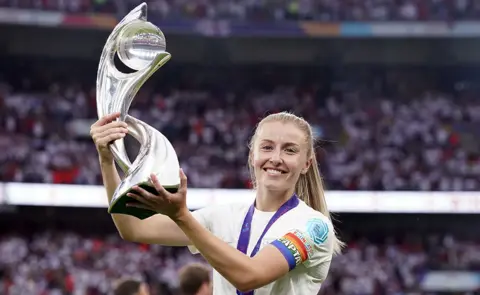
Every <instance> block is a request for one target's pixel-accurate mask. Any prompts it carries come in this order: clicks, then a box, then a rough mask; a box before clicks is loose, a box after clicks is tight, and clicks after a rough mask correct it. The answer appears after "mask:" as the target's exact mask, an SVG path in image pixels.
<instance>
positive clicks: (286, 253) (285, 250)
mask: <svg viewBox="0 0 480 295" xmlns="http://www.w3.org/2000/svg"><path fill="white" fill-rule="evenodd" d="M271 244H272V245H273V246H275V247H276V248H277V249H278V250H280V252H281V253H282V254H283V257H285V259H286V260H287V262H288V268H289V269H290V270H292V269H294V268H295V266H297V264H296V263H295V257H294V255H293V253H292V251H291V250H289V249H288V248H287V246H285V244H284V243H282V242H280V241H279V240H275V241H273V242H272V243H271Z"/></svg>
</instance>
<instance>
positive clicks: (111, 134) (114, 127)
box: [90, 113, 128, 162]
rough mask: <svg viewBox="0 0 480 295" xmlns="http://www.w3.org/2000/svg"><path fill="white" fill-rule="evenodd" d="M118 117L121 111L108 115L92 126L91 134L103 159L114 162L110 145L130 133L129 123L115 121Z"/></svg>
mask: <svg viewBox="0 0 480 295" xmlns="http://www.w3.org/2000/svg"><path fill="white" fill-rule="evenodd" d="M118 117H120V113H113V114H110V115H106V116H104V117H102V118H100V119H99V120H98V121H97V122H95V123H93V125H92V126H91V127H90V136H91V137H92V139H93V141H94V142H95V146H96V148H97V151H98V155H99V156H100V160H101V161H104V162H113V154H112V152H111V151H110V149H109V147H108V146H109V145H110V144H111V143H112V142H113V141H115V140H117V139H119V138H123V137H125V135H127V133H128V129H127V123H125V122H122V121H115V120H116V119H117V118H118Z"/></svg>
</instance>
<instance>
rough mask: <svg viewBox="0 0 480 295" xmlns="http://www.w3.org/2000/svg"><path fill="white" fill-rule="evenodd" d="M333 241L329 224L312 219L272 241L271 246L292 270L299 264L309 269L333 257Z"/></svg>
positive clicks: (333, 237)
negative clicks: (281, 255) (280, 254)
mask: <svg viewBox="0 0 480 295" xmlns="http://www.w3.org/2000/svg"><path fill="white" fill-rule="evenodd" d="M334 240H335V234H334V232H333V226H332V224H331V222H330V221H328V220H324V219H323V218H319V217H312V218H309V219H308V220H307V221H306V222H304V223H302V224H301V226H299V227H298V228H295V229H292V230H290V231H289V232H287V234H285V235H284V236H283V237H281V238H279V239H277V240H275V241H273V242H272V245H273V246H274V247H276V248H277V249H278V250H279V251H280V252H281V253H282V254H283V256H284V257H285V259H286V260H287V262H288V265H289V267H290V270H292V269H294V268H295V267H297V266H298V265H299V264H303V265H305V267H307V268H310V267H314V266H317V265H320V264H322V263H324V262H329V261H330V260H331V259H332V255H333V243H334Z"/></svg>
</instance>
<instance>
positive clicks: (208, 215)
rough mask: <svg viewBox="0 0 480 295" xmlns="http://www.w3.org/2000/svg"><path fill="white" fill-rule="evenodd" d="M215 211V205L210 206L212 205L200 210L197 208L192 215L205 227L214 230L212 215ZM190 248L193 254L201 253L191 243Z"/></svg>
mask: <svg viewBox="0 0 480 295" xmlns="http://www.w3.org/2000/svg"><path fill="white" fill-rule="evenodd" d="M214 212H215V209H214V206H210V207H204V208H202V209H199V210H195V211H193V212H192V215H193V217H195V219H196V220H197V221H198V222H199V223H200V224H201V225H202V226H203V227H205V228H206V229H207V230H209V231H212V223H211V220H212V219H213V218H212V215H213V214H214ZM188 250H189V251H190V252H191V253H192V254H198V253H199V252H198V250H197V248H196V247H195V246H193V245H189V246H188Z"/></svg>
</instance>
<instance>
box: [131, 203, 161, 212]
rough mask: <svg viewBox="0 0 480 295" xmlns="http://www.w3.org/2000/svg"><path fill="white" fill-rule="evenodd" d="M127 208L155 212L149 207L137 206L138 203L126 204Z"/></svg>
mask: <svg viewBox="0 0 480 295" xmlns="http://www.w3.org/2000/svg"><path fill="white" fill-rule="evenodd" d="M126 206H127V207H130V208H132V207H133V208H138V209H146V210H150V211H154V212H155V210H154V209H153V208H151V207H150V206H147V205H145V204H138V203H127V204H126Z"/></svg>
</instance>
